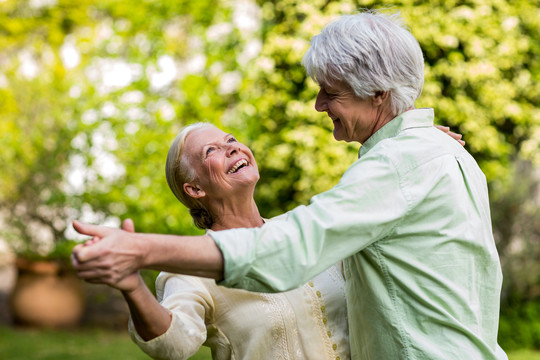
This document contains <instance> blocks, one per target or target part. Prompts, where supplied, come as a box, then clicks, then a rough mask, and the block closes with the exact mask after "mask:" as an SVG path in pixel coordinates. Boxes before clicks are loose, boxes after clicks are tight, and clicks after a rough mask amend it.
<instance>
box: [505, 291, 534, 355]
mask: <svg viewBox="0 0 540 360" xmlns="http://www.w3.org/2000/svg"><path fill="white" fill-rule="evenodd" d="M499 345H501V347H502V348H503V349H505V350H508V351H512V350H516V349H522V348H526V349H538V348H540V301H538V300H537V301H528V302H519V301H509V302H508V304H506V306H505V307H503V309H502V311H501V317H500V320H499Z"/></svg>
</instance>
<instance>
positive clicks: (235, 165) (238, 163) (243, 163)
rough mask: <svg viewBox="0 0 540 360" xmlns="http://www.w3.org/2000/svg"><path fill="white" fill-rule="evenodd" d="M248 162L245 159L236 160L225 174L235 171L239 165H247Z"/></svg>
mask: <svg viewBox="0 0 540 360" xmlns="http://www.w3.org/2000/svg"><path fill="white" fill-rule="evenodd" d="M247 164H248V162H247V160H246V159H242V160H238V161H237V162H236V164H234V165H233V167H232V168H230V169H229V171H227V174H232V173H235V172H236V171H237V170H238V169H239V168H240V167H242V166H247Z"/></svg>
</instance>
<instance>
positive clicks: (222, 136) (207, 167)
mask: <svg viewBox="0 0 540 360" xmlns="http://www.w3.org/2000/svg"><path fill="white" fill-rule="evenodd" d="M184 154H185V155H186V156H187V157H188V161H189V164H190V165H191V166H192V168H193V169H194V170H195V173H196V180H195V182H196V183H197V184H198V185H199V186H200V187H201V189H203V190H204V191H205V193H206V195H210V196H219V197H224V196H227V195H228V194H230V193H228V191H234V190H240V189H241V188H245V187H253V188H254V187H255V184H256V183H257V181H258V180H259V169H258V168H257V163H256V162H255V158H254V156H253V153H252V152H251V150H250V149H249V148H248V147H247V146H245V145H244V144H242V143H240V142H238V141H237V140H236V138H235V137H234V136H232V135H231V134H227V133H225V132H223V131H221V130H220V129H218V128H215V127H204V128H200V129H195V130H193V131H192V132H190V133H189V134H188V135H187V137H186V144H185V149H184Z"/></svg>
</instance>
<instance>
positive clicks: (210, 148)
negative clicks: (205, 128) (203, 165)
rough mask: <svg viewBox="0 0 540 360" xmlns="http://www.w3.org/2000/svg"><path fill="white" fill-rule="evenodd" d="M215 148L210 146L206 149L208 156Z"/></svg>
mask: <svg viewBox="0 0 540 360" xmlns="http://www.w3.org/2000/svg"><path fill="white" fill-rule="evenodd" d="M214 150H215V149H214V148H213V147H209V148H208V149H206V156H208V155H210V153H211V152H212V151H214Z"/></svg>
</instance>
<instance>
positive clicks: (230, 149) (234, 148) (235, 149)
mask: <svg viewBox="0 0 540 360" xmlns="http://www.w3.org/2000/svg"><path fill="white" fill-rule="evenodd" d="M237 152H238V146H237V145H236V144H235V143H233V144H228V148H227V155H228V156H231V155H234V154H236V153H237Z"/></svg>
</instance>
